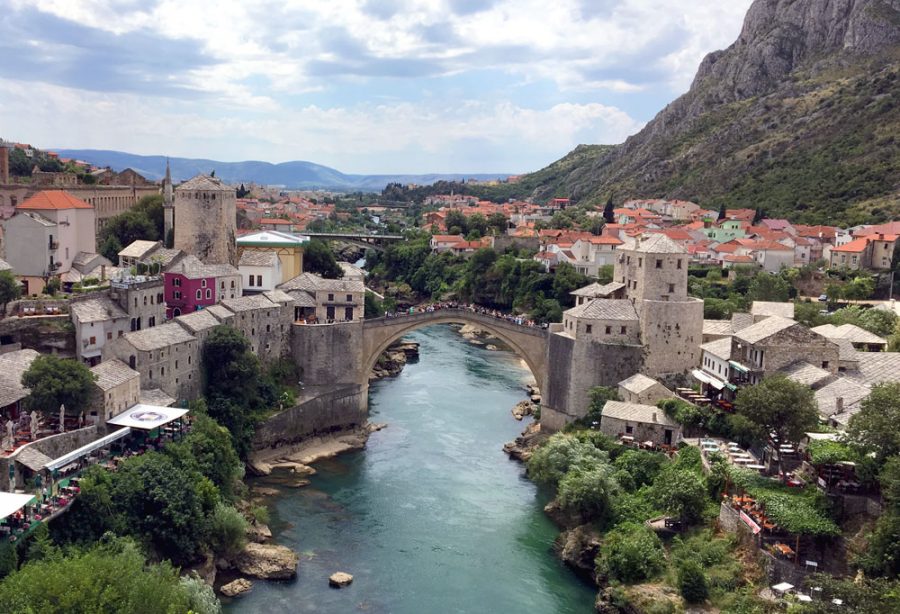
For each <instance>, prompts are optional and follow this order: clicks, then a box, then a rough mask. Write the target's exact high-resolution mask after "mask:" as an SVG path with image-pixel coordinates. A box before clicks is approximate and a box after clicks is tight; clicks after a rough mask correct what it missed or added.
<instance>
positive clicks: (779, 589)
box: [772, 582, 794, 593]
mask: <svg viewBox="0 0 900 614" xmlns="http://www.w3.org/2000/svg"><path fill="white" fill-rule="evenodd" d="M792 588H794V585H793V584H788V583H787V582H782V583H781V584H776V585H775V586H773V587H772V590H773V591H777V592H779V593H786V592H788V591H789V590H791V589H792Z"/></svg>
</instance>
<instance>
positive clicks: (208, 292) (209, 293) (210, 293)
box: [206, 288, 212, 298]
mask: <svg viewBox="0 0 900 614" xmlns="http://www.w3.org/2000/svg"><path fill="white" fill-rule="evenodd" d="M206 298H212V290H210V289H209V288H207V289H206Z"/></svg>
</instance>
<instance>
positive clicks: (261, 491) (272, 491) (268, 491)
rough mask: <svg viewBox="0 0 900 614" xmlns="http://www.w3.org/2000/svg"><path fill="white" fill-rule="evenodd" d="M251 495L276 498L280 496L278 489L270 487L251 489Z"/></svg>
mask: <svg viewBox="0 0 900 614" xmlns="http://www.w3.org/2000/svg"><path fill="white" fill-rule="evenodd" d="M250 494H251V495H252V496H254V497H275V496H277V495H278V494H279V491H278V489H277V488H270V487H268V486H254V487H253V488H251V489H250Z"/></svg>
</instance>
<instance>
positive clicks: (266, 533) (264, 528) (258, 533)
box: [246, 522, 272, 544]
mask: <svg viewBox="0 0 900 614" xmlns="http://www.w3.org/2000/svg"><path fill="white" fill-rule="evenodd" d="M246 533H247V539H249V540H250V541H252V542H256V543H257V544H262V543H264V542H267V541H269V540H270V539H272V530H271V529H270V528H269V526H268V525H265V524H262V523H255V522H251V523H249V524H248V525H247V531H246Z"/></svg>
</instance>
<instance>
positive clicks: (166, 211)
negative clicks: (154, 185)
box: [163, 158, 175, 247]
mask: <svg viewBox="0 0 900 614" xmlns="http://www.w3.org/2000/svg"><path fill="white" fill-rule="evenodd" d="M174 228H175V192H174V190H173V189H172V173H171V171H170V170H169V159H168V158H166V177H165V179H163V242H164V243H165V245H166V247H171V245H169V236H170V233H172V232H173V229H174Z"/></svg>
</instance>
